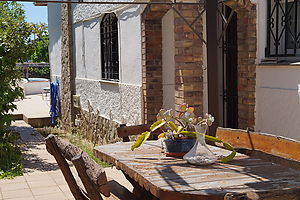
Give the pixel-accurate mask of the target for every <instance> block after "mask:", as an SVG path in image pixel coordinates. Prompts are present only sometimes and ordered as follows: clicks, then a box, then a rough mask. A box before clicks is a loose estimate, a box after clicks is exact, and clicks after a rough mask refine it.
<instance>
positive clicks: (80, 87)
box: [76, 78, 142, 124]
mask: <svg viewBox="0 0 300 200" xmlns="http://www.w3.org/2000/svg"><path fill="white" fill-rule="evenodd" d="M76 94H78V95H80V100H81V105H82V107H83V108H84V109H87V102H88V101H90V102H91V105H92V107H93V108H94V109H95V110H96V109H98V110H99V111H100V115H101V116H103V117H105V118H107V119H111V120H114V121H117V122H119V123H126V124H141V123H142V122H141V118H142V112H141V111H142V107H141V87H139V86H136V85H129V84H119V83H104V82H102V83H101V82H99V81H97V80H91V79H81V78H76Z"/></svg>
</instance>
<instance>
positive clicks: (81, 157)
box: [46, 134, 135, 200]
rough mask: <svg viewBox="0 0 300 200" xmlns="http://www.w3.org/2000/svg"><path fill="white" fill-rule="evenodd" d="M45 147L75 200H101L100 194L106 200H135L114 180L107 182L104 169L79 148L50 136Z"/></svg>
mask: <svg viewBox="0 0 300 200" xmlns="http://www.w3.org/2000/svg"><path fill="white" fill-rule="evenodd" d="M46 147H47V151H48V152H49V153H50V154H51V155H53V156H54V158H55V160H56V162H57V164H58V166H59V168H60V169H61V171H62V173H63V176H64V178H65V180H66V182H67V184H68V186H69V188H70V190H71V192H72V194H73V196H74V198H75V199H76V200H102V199H103V198H102V197H101V194H103V195H104V196H105V197H109V198H108V199H123V200H127V199H128V200H131V199H135V197H134V196H133V194H132V193H131V192H129V191H128V190H127V189H126V188H125V187H123V186H121V185H120V184H118V183H117V182H116V181H114V180H111V181H108V180H107V176H106V174H105V171H104V169H103V168H102V167H101V166H100V165H98V164H97V163H96V162H95V161H94V160H93V159H91V158H90V157H89V156H88V155H87V154H86V153H85V152H83V151H82V150H81V149H80V148H78V147H76V146H74V145H72V144H70V143H68V142H65V141H64V140H62V139H61V138H59V137H57V136H54V135H52V134H51V135H49V136H48V137H47V138H46ZM66 160H68V161H71V162H72V163H73V165H74V166H75V168H76V171H77V173H78V175H79V177H80V179H81V181H82V183H83V186H84V188H85V190H84V189H83V188H80V186H79V185H78V184H77V182H76V180H75V178H74V176H73V174H72V172H71V170H70V167H69V164H68V162H67V161H66ZM105 199H107V198H105Z"/></svg>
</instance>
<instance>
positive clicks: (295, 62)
mask: <svg viewBox="0 0 300 200" xmlns="http://www.w3.org/2000/svg"><path fill="white" fill-rule="evenodd" d="M258 65H291V66H295V65H296V66H297V65H300V61H299V60H298V59H297V60H293V61H292V60H290V61H289V60H262V61H261V62H260V63H259V64H258Z"/></svg>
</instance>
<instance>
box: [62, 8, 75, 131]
mask: <svg viewBox="0 0 300 200" xmlns="http://www.w3.org/2000/svg"><path fill="white" fill-rule="evenodd" d="M61 27H62V29H61V37H62V39H61V54H62V55H61V125H62V128H63V129H68V128H70V127H71V126H73V122H74V119H75V113H74V108H73V96H72V94H73V89H74V74H73V56H72V55H73V53H72V51H73V49H72V41H73V38H72V16H71V4H61Z"/></svg>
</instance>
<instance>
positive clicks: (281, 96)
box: [255, 66, 300, 141]
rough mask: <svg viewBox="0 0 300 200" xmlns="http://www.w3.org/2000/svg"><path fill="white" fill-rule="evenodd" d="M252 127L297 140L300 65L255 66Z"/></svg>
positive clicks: (298, 128) (299, 114)
mask: <svg viewBox="0 0 300 200" xmlns="http://www.w3.org/2000/svg"><path fill="white" fill-rule="evenodd" d="M256 80H257V83H256V84H257V86H256V115H255V129H256V131H261V132H266V133H271V134H275V135H281V136H285V137H288V138H292V139H296V140H299V141H300V66H258V67H257V71H256Z"/></svg>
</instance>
